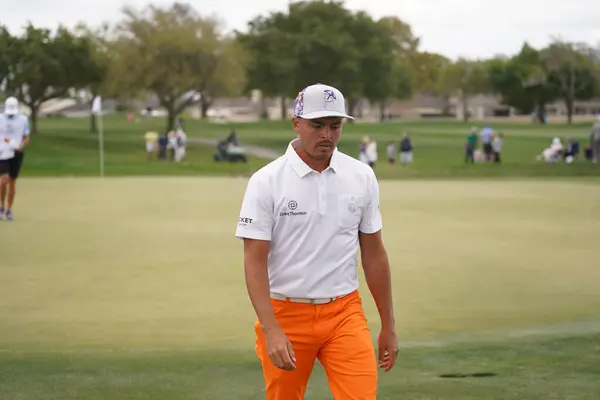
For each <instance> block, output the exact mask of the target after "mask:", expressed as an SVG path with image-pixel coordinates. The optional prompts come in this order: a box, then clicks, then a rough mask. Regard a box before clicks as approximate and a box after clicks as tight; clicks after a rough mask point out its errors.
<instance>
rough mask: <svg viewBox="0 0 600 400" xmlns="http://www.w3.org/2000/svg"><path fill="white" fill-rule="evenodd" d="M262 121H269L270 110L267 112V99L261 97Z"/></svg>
mask: <svg viewBox="0 0 600 400" xmlns="http://www.w3.org/2000/svg"><path fill="white" fill-rule="evenodd" d="M260 119H261V120H268V119H269V110H267V99H266V98H265V97H261V99H260Z"/></svg>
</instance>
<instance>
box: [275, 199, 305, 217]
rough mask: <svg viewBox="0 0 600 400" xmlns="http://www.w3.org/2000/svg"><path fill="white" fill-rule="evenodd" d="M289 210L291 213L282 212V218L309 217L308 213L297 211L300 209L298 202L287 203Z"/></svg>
mask: <svg viewBox="0 0 600 400" xmlns="http://www.w3.org/2000/svg"><path fill="white" fill-rule="evenodd" d="M287 208H288V210H290V211H284V212H280V213H279V216H280V217H296V216H299V215H307V214H308V213H307V212H306V211H296V210H297V209H298V202H297V201H296V200H290V201H288V203H287Z"/></svg>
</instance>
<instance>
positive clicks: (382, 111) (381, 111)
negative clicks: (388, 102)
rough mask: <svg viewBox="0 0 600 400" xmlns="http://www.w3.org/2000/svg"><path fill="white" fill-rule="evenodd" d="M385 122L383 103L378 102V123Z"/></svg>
mask: <svg viewBox="0 0 600 400" xmlns="http://www.w3.org/2000/svg"><path fill="white" fill-rule="evenodd" d="M383 121H385V101H380V102H379V122H383Z"/></svg>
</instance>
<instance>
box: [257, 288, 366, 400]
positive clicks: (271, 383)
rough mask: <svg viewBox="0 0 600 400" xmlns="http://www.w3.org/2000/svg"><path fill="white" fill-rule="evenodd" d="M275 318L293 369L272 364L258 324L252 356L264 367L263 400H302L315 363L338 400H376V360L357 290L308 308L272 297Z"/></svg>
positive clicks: (303, 304) (308, 305)
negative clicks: (289, 346) (291, 351)
mask: <svg viewBox="0 0 600 400" xmlns="http://www.w3.org/2000/svg"><path fill="white" fill-rule="evenodd" d="M271 303H272V304H273V309H274V311H275V317H276V318H277V321H278V323H279V325H280V326H281V329H282V330H283V331H284V332H285V334H286V335H287V337H288V339H289V341H290V342H291V343H292V348H293V349H294V354H295V356H296V369H295V370H294V371H285V370H282V369H279V368H277V367H276V366H274V365H273V363H272V362H271V359H270V358H269V354H268V351H267V346H266V342H265V337H264V334H263V332H262V330H261V328H260V323H259V322H258V321H257V322H256V324H255V326H254V329H255V331H256V354H257V355H258V358H259V359H260V361H261V364H262V367H263V375H264V379H265V384H266V398H267V400H302V399H303V398H304V392H305V390H306V386H307V383H308V379H309V377H310V374H311V372H312V369H313V366H314V363H315V360H316V359H319V361H320V362H321V364H322V365H323V367H324V369H325V372H326V373H327V378H328V380H329V388H330V390H331V392H332V393H333V396H334V398H335V399H336V400H375V399H376V396H377V360H376V356H375V349H374V346H373V342H372V340H371V334H370V332H369V328H368V326H367V319H366V317H365V314H364V311H363V307H362V301H361V298H360V296H359V294H358V291H355V292H353V293H351V294H349V295H347V296H345V297H342V298H341V299H337V300H335V301H333V302H331V303H327V304H321V305H312V304H307V303H294V302H290V301H289V300H285V301H283V300H276V299H271Z"/></svg>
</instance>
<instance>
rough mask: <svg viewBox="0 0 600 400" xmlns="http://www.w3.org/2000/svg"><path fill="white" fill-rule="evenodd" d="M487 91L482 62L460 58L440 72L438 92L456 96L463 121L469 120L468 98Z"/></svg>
mask: <svg viewBox="0 0 600 400" xmlns="http://www.w3.org/2000/svg"><path fill="white" fill-rule="evenodd" d="M487 90H488V81H487V76H486V69H485V66H484V64H483V63H482V62H480V61H472V60H466V59H464V58H461V59H459V60H457V61H456V62H454V63H452V64H448V65H446V66H444V67H443V68H442V69H441V71H440V77H439V85H438V92H439V93H444V94H446V95H456V96H457V97H458V100H459V102H460V104H461V106H462V110H463V120H464V122H468V121H469V119H470V112H469V98H470V97H471V96H473V95H475V94H480V93H485V92H487Z"/></svg>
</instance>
